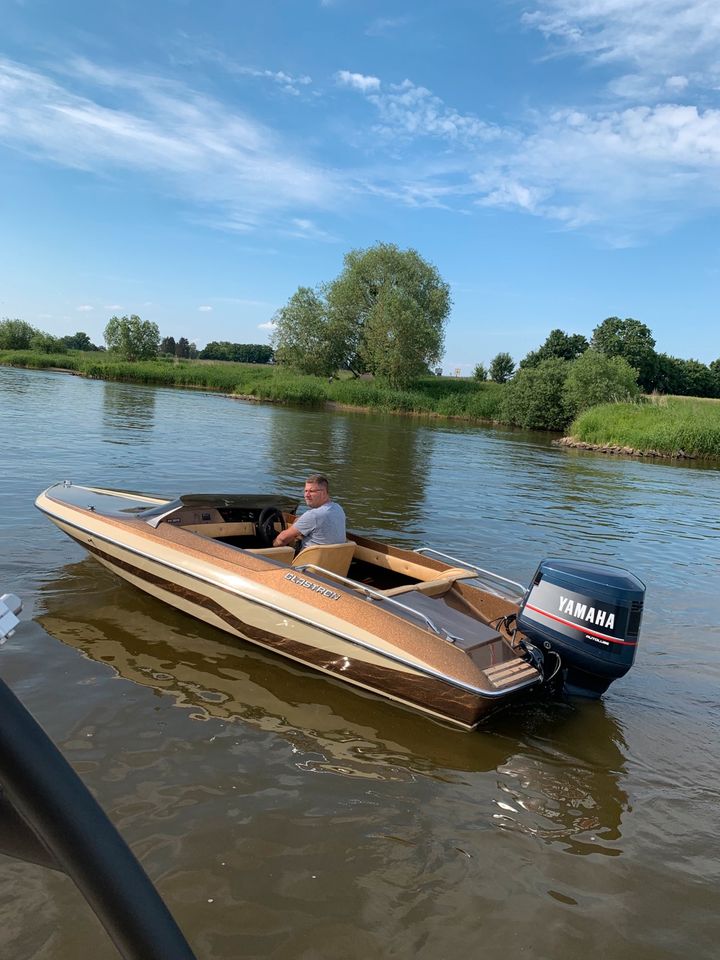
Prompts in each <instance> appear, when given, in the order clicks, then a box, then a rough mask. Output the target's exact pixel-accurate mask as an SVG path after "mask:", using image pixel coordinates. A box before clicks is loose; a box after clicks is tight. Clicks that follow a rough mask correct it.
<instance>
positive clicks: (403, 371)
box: [326, 243, 451, 387]
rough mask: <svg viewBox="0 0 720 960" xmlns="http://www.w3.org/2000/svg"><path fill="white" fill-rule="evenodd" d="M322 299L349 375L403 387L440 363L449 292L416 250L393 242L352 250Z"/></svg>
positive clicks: (431, 266)
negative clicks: (364, 373) (369, 375)
mask: <svg viewBox="0 0 720 960" xmlns="http://www.w3.org/2000/svg"><path fill="white" fill-rule="evenodd" d="M326 297H327V305H328V321H329V324H330V326H331V329H332V330H333V331H334V334H335V335H336V336H337V337H338V339H339V340H341V341H342V342H343V344H344V347H345V351H346V365H347V366H348V367H349V368H350V369H351V370H354V371H355V372H359V371H361V370H363V369H366V370H369V371H370V372H371V373H374V374H376V375H378V376H382V377H385V378H386V379H387V380H388V381H389V383H390V384H391V385H392V386H395V387H404V386H407V384H408V383H409V382H410V381H411V380H412V379H413V378H414V377H417V376H419V375H420V374H423V373H425V372H427V370H428V368H431V367H433V366H434V365H435V364H437V363H438V362H439V361H440V359H441V357H442V354H443V347H444V343H445V323H446V321H447V317H448V314H449V313H450V306H451V299H450V287H449V286H448V284H447V283H445V281H444V280H443V279H442V277H441V276H440V274H439V272H438V270H437V268H436V267H435V266H434V265H433V264H431V263H428V261H427V260H424V259H423V258H422V257H421V256H420V254H419V253H418V252H417V251H416V250H412V249H410V250H400V248H399V247H397V246H396V245H395V244H393V243H378V244H376V245H375V246H373V247H368V248H367V249H366V250H351V251H350V252H349V253H347V254H346V255H345V261H344V267H343V271H342V273H341V274H340V276H339V277H338V278H337V279H336V280H334V281H333V282H332V283H331V284H329V285H328V287H327V290H326Z"/></svg>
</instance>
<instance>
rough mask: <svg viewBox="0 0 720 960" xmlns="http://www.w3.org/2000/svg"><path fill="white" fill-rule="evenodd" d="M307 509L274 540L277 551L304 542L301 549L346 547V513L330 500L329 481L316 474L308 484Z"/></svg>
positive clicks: (306, 493)
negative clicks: (334, 545)
mask: <svg viewBox="0 0 720 960" xmlns="http://www.w3.org/2000/svg"><path fill="white" fill-rule="evenodd" d="M305 503H306V504H307V505H308V509H307V510H306V511H305V513H303V514H302V515H301V516H299V517H298V518H297V520H296V521H295V523H294V524H293V525H292V526H291V527H288V528H287V530H283V531H282V532H281V533H279V534H278V535H277V537H275V539H274V541H273V546H274V547H285V546H288V545H289V544H292V543H295V542H296V541H297V540H299V539H300V538H302V548H303V550H304V549H305V548H306V547H312V546H318V545H321V544H330V543H345V540H346V536H345V512H344V510H343V508H342V507H341V506H340V504H339V503H335V501H334V500H331V499H330V485H329V483H328V479H327V477H324V476H323V475H322V474H320V473H314V474H313V475H312V476H310V477H308V478H307V480H306V481H305Z"/></svg>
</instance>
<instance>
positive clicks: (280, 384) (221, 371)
mask: <svg viewBox="0 0 720 960" xmlns="http://www.w3.org/2000/svg"><path fill="white" fill-rule="evenodd" d="M0 363H1V364H7V365H11V366H17V367H31V368H36V369H38V368H39V369H42V368H45V369H49V368H60V369H65V370H72V371H74V372H76V373H78V374H80V375H81V376H84V377H91V378H94V379H98V380H118V381H124V382H130V383H143V384H151V385H154V386H163V387H195V388H198V389H203V390H214V391H218V392H221V393H228V394H233V395H236V396H240V397H254V398H255V399H257V400H264V401H268V402H274V403H287V404H296V405H299V406H311V407H312V406H323V405H324V404H326V403H336V404H340V405H344V406H350V407H367V408H370V409H373V410H379V411H388V412H394V413H424V414H435V415H439V416H448V417H463V418H465V419H470V420H494V419H496V418H497V415H498V406H499V402H500V397H501V395H502V387H500V386H499V385H498V384H496V383H473V382H472V381H468V380H459V379H455V378H451V377H447V378H443V377H425V378H421V379H419V380H417V381H415V382H414V383H413V385H412V388H411V389H409V390H393V389H391V388H390V387H388V386H385V385H383V384H381V383H377V382H375V381H372V380H355V379H333V380H332V381H328V380H323V379H321V378H318V377H306V376H301V375H299V374H293V373H290V372H288V371H286V370H283V369H282V368H279V367H272V366H261V365H259V364H250V363H212V362H208V361H202V362H199V361H196V360H181V361H172V360H167V361H166V360H146V361H139V362H135V363H131V362H124V361H122V360H114V359H112V358H110V357H109V356H107V355H106V354H102V353H100V354H98V353H69V354H40V353H31V352H28V351H12V350H6V351H0Z"/></svg>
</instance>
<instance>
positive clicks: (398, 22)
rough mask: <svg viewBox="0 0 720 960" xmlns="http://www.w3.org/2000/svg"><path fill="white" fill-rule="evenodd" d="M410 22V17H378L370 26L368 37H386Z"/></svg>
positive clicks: (367, 31)
mask: <svg viewBox="0 0 720 960" xmlns="http://www.w3.org/2000/svg"><path fill="white" fill-rule="evenodd" d="M409 23H410V17H378V18H377V19H376V20H373V21H372V23H371V24H370V25H369V26H368V28H367V29H366V31H365V33H366V35H367V36H368V37H385V36H387V35H388V34H391V33H394V32H395V31H396V30H400V29H401V28H402V27H405V26H407V25H408V24H409Z"/></svg>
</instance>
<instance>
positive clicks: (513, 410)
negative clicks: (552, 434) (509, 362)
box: [500, 357, 570, 430]
mask: <svg viewBox="0 0 720 960" xmlns="http://www.w3.org/2000/svg"><path fill="white" fill-rule="evenodd" d="M569 370H570V364H569V363H568V361H567V360H560V358H559V357H550V358H549V359H548V360H542V361H541V362H540V363H539V364H538V365H537V366H536V367H524V368H523V369H522V370H518V372H517V373H516V374H515V376H514V377H513V379H512V380H511V381H510V383H508V385H507V386H506V387H505V393H504V396H503V398H502V401H501V403H500V417H501V419H503V420H505V421H507V422H508V423H514V424H516V425H517V426H519V427H525V428H526V429H527V430H563V429H564V428H565V426H566V425H567V423H568V416H567V413H566V412H565V407H564V404H563V388H564V386H565V380H566V378H567V375H568V373H569Z"/></svg>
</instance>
